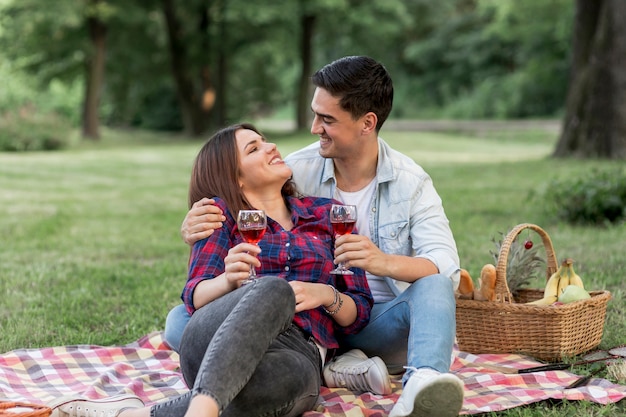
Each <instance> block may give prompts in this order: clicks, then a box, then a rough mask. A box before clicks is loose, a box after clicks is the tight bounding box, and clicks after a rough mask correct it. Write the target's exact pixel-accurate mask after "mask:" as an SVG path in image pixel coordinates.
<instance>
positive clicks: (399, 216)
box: [285, 138, 460, 295]
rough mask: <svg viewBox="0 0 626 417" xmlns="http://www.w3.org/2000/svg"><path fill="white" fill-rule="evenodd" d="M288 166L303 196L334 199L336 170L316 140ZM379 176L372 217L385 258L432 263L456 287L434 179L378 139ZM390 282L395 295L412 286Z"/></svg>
mask: <svg viewBox="0 0 626 417" xmlns="http://www.w3.org/2000/svg"><path fill="white" fill-rule="evenodd" d="M285 162H286V163H287V164H289V166H290V167H291V169H292V170H293V179H294V181H295V183H296V185H297V187H298V190H299V191H300V192H302V193H303V194H305V195H312V196H318V197H326V198H333V196H334V193H335V186H336V184H337V182H336V179H335V167H334V164H333V160H332V159H330V158H323V157H322V156H320V154H319V143H318V142H316V143H313V144H311V145H309V146H307V147H306V148H304V149H301V150H299V151H296V152H294V153H292V154H290V155H288V156H287V157H286V158H285ZM376 177H377V181H376V190H375V191H374V198H373V199H372V203H371V207H370V216H369V226H370V231H371V235H372V236H371V238H372V242H373V243H374V244H375V245H376V246H378V248H380V250H382V251H383V252H384V253H387V254H393V255H405V256H414V257H419V258H426V259H429V260H430V261H432V262H433V263H434V264H435V265H436V266H437V267H438V268H439V272H440V273H441V274H443V275H445V276H448V277H449V278H450V279H451V280H452V281H453V284H454V288H457V287H458V285H459V271H460V269H459V268H460V267H459V255H458V253H457V249H456V243H455V241H454V237H453V236H452V231H451V230H450V225H449V222H448V218H447V217H446V215H445V212H444V210H443V206H442V203H441V198H440V197H439V195H438V194H437V191H436V190H435V187H434V186H433V183H432V179H431V178H430V176H429V175H428V174H427V173H426V171H424V169H422V167H420V166H419V165H417V164H416V163H415V162H414V161H413V160H412V159H411V158H409V157H408V156H406V155H403V154H402V153H400V152H398V151H395V150H393V149H392V148H391V147H390V146H389V145H388V144H387V143H385V141H383V140H382V139H381V138H379V139H378V166H377V168H376ZM386 280H387V283H388V284H389V286H390V288H391V289H392V290H393V291H394V293H396V295H398V294H399V293H400V292H402V291H404V290H405V289H406V288H408V286H409V285H410V283H408V282H403V281H397V280H393V279H391V278H389V277H386Z"/></svg>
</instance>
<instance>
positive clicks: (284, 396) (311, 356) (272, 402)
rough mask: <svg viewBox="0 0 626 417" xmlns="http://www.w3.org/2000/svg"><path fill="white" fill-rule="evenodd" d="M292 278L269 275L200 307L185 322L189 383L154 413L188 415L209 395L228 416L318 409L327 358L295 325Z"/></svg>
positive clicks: (158, 416) (183, 354)
mask: <svg viewBox="0 0 626 417" xmlns="http://www.w3.org/2000/svg"><path fill="white" fill-rule="evenodd" d="M294 310H295V298H294V295H293V291H292V290H291V286H290V285H289V284H288V283H287V281H285V280H283V279H280V278H275V277H263V278H260V279H258V280H255V281H254V282H253V283H251V284H247V285H245V286H243V287H241V288H239V289H237V290H235V291H232V292H230V293H228V294H226V295H224V296H222V297H220V298H218V299H217V300H214V301H212V302H211V303H209V304H207V305H205V306H204V307H202V308H200V309H198V310H197V311H196V312H195V313H194V314H193V316H192V317H191V320H190V321H189V323H188V324H187V326H186V328H185V332H184V334H183V336H182V341H181V347H180V364H181V371H182V373H183V377H184V378H185V382H186V383H187V386H189V387H193V388H192V389H191V390H190V391H189V392H187V393H186V394H183V395H181V396H179V397H176V398H173V399H170V400H167V401H165V402H162V403H159V404H156V405H154V406H152V408H151V410H150V415H151V417H184V415H185V412H186V411H187V407H188V406H189V402H190V401H191V398H193V397H194V396H195V395H198V394H204V395H209V396H210V397H212V398H213V399H215V400H216V401H217V403H218V405H219V407H220V412H221V414H220V415H221V416H225V417H231V416H237V417H238V416H242V417H243V416H246V417H254V416H299V415H301V414H302V413H304V412H305V411H308V410H312V409H313V408H314V407H315V404H316V402H317V399H318V396H319V390H320V386H321V358H320V354H319V350H318V349H317V347H316V345H315V344H314V342H313V341H312V339H310V338H309V337H307V336H305V335H304V333H303V332H302V331H301V330H300V329H299V328H298V327H297V326H295V325H294V324H293V323H292V320H293V315H294Z"/></svg>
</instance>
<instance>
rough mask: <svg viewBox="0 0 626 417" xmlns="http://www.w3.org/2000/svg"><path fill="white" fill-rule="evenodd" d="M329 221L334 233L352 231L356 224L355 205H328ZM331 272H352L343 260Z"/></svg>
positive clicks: (349, 273) (341, 233) (347, 273)
mask: <svg viewBox="0 0 626 417" xmlns="http://www.w3.org/2000/svg"><path fill="white" fill-rule="evenodd" d="M330 222H331V224H332V225H333V231H334V232H335V235H345V234H348V233H352V229H354V225H355V224H356V206H350V205H343V204H333V205H332V206H331V207H330ZM330 273H331V274H338V275H352V274H354V272H352V271H350V270H349V269H347V268H346V267H345V266H344V264H343V262H340V263H339V265H337V268H335V269H333V270H332V271H330Z"/></svg>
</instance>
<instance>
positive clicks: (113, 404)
mask: <svg viewBox="0 0 626 417" xmlns="http://www.w3.org/2000/svg"><path fill="white" fill-rule="evenodd" d="M47 406H48V407H50V408H51V409H52V413H51V414H50V417H116V416H117V415H118V414H119V413H120V411H122V409H124V408H142V407H143V406H144V403H143V401H141V399H140V398H139V397H137V396H135V395H132V394H125V395H117V396H115V397H110V398H102V399H99V400H90V399H87V398H85V397H76V396H74V397H62V398H59V399H57V400H55V401H53V402H51V403H49V404H47Z"/></svg>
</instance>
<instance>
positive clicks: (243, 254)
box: [224, 243, 261, 289]
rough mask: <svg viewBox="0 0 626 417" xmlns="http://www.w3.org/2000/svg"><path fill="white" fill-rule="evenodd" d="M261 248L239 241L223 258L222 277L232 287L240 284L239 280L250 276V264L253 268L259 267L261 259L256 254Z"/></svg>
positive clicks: (237, 286)
mask: <svg viewBox="0 0 626 417" xmlns="http://www.w3.org/2000/svg"><path fill="white" fill-rule="evenodd" d="M259 253H261V248H259V247H258V246H257V245H253V244H251V243H240V244H238V245H236V246H234V247H232V248H231V249H230V250H229V251H228V255H226V257H225V258H224V278H225V279H226V282H227V283H228V284H229V285H230V286H231V287H232V288H233V289H234V288H239V287H240V286H241V281H243V280H246V279H248V277H249V276H250V265H254V266H255V268H260V267H261V261H259V259H258V258H257V256H258V255H259Z"/></svg>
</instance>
